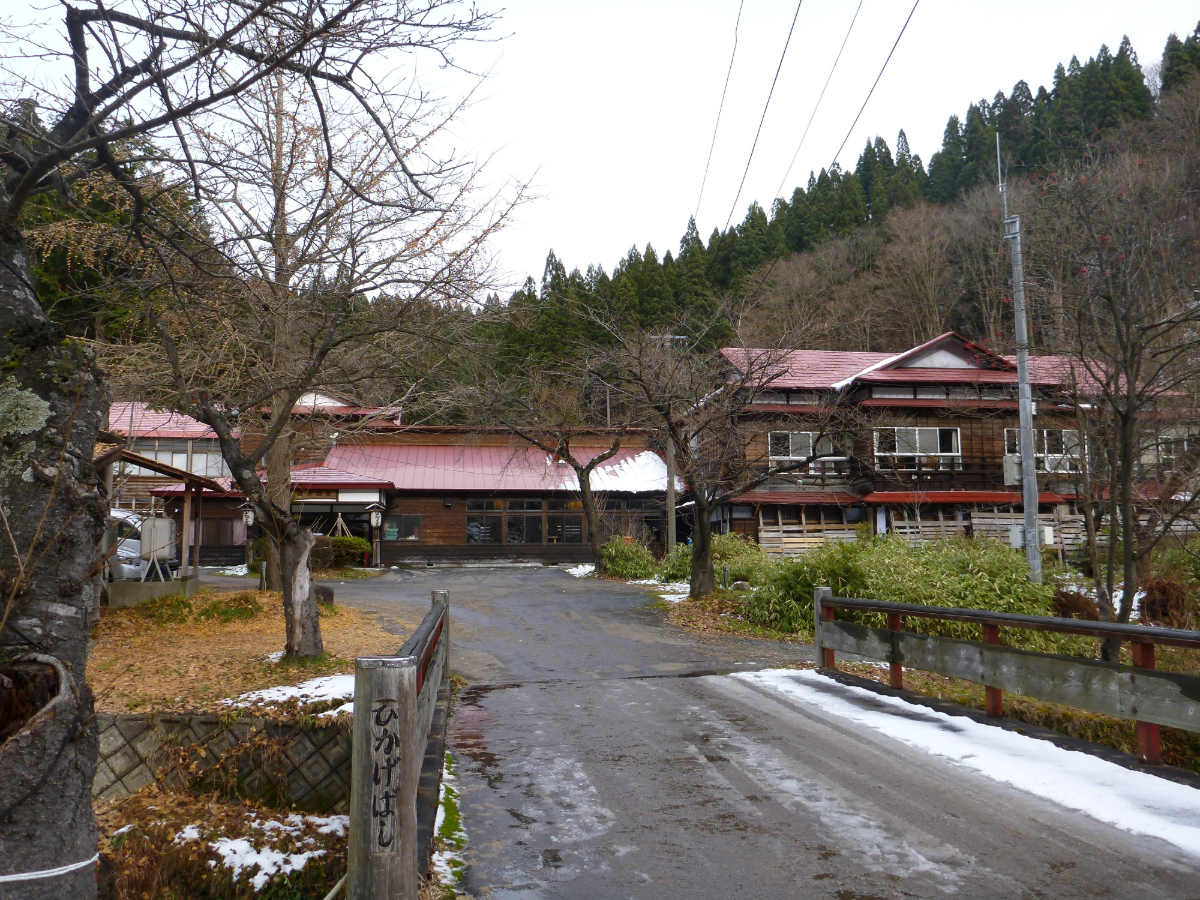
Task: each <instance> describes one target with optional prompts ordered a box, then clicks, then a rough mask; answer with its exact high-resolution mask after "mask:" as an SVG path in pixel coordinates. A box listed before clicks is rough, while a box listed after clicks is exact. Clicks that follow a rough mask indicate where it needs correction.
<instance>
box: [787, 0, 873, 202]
mask: <svg viewBox="0 0 1200 900" xmlns="http://www.w3.org/2000/svg"><path fill="white" fill-rule="evenodd" d="M862 5H863V0H858V6H857V7H856V8H855V10H854V18H852V19H851V20H850V27H849V28H847V29H846V36H845V37H844V38H842V46H841V48H840V49H839V50H838V53H837V58H836V59H835V60H834V61H833V67H832V68H830V70H829V75H828V76H827V77H826V78H825V86H824V87H823V88H821V96H819V97H817V104H816V106H814V107H813V111H812V115H811V116H809V117H808V124H807V125H805V126H804V134H802V135H800V143H799V144H797V145H796V152H795V153H793V154H792V161H791V162H790V163H788V167H787V171H786V172H784V173H783V177H782V178H781V179H779V187H777V188H776V189H775V196H776V197H779V196H782V191H783V185H784V183H785V182H786V181H787V178H788V176H789V175H791V174H792V166H794V165H795V164H796V158H797V157H798V156H799V155H800V148H801V147H803V146H804V139H805V138H807V137H808V129H810V128H812V123H813V119H815V118H816V117H817V110H818V109H820V108H821V101H822V100H823V99H824V98H825V91H826V89H827V88H828V87H829V82H830V81H831V80H832V79H833V73H834V72H835V71H837V65H838V62H840V61H841V58H842V50H845V49H846V41H848V40H850V32H851V31H853V30H854V23H855V22H857V21H858V14H859V12H860V11H861V10H862Z"/></svg>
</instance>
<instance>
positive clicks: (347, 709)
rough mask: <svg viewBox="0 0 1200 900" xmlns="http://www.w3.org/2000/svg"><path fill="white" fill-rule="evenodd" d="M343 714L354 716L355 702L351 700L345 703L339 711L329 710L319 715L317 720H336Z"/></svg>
mask: <svg viewBox="0 0 1200 900" xmlns="http://www.w3.org/2000/svg"><path fill="white" fill-rule="evenodd" d="M342 713H349V714H350V715H353V714H354V701H353V700H351V701H350V702H349V703H343V704H342V705H341V706H339V707H338V708H337V709H327V710H325V712H323V713H318V714H317V718H318V719H325V718H329V719H335V718H337V717H338V716H340V715H341V714H342Z"/></svg>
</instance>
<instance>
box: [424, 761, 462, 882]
mask: <svg viewBox="0 0 1200 900" xmlns="http://www.w3.org/2000/svg"><path fill="white" fill-rule="evenodd" d="M457 780H458V779H457V778H456V777H455V775H454V758H453V757H452V756H451V755H450V752H449V751H446V758H445V761H444V762H443V764H442V786H441V788H440V790H439V794H438V809H437V816H436V818H435V819H434V822H433V836H434V840H435V842H438V841H440V844H441V849H435V850H434V851H433V858H432V859H431V860H430V863H429V868H430V871H431V872H432V874H433V878H434V880H435V881H437V882H438V883H440V884H445V885H455V884H457V883H458V882H459V880H460V879H461V878H462V872H463V868H464V865H465V863H464V862H463V851H464V850H465V849H466V846H467V832H466V831H465V830H464V829H463V827H462V820H461V818H460V816H459V810H458V788H456V787H455V785H454V782H455V781H457ZM447 811H449V813H450V815H449V817H447V815H446V813H447ZM447 819H449V820H447ZM435 846H436V844H435Z"/></svg>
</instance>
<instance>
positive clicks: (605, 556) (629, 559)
mask: <svg viewBox="0 0 1200 900" xmlns="http://www.w3.org/2000/svg"><path fill="white" fill-rule="evenodd" d="M600 568H601V571H603V572H604V574H605V575H611V576H613V577H614V578H653V577H654V574H655V560H654V554H653V553H651V552H650V550H649V548H647V547H646V545H645V544H641V543H638V542H637V541H635V540H633V539H632V538H626V537H621V536H620V535H614V536H613V537H611V538H609V539H608V540H607V541H606V542H605V543H604V544H603V545H602V546H601V547H600Z"/></svg>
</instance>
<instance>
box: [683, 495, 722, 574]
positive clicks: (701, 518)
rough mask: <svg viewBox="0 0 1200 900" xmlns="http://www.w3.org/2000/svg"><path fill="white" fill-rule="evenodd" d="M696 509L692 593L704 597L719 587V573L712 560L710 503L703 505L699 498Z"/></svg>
mask: <svg viewBox="0 0 1200 900" xmlns="http://www.w3.org/2000/svg"><path fill="white" fill-rule="evenodd" d="M694 509H695V513H696V522H695V524H694V525H693V526H692V572H691V586H690V588H691V589H690V593H691V595H692V596H693V597H704V596H706V595H708V594H711V593H712V592H713V591H715V590H716V589H717V573H716V571H715V570H714V569H713V561H712V515H711V513H710V512H709V509H708V504H707V503H706V504H703V505H701V503H700V502H699V501H698V500H697V501H696V505H695V507H694Z"/></svg>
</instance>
